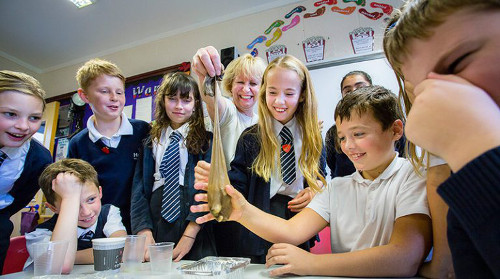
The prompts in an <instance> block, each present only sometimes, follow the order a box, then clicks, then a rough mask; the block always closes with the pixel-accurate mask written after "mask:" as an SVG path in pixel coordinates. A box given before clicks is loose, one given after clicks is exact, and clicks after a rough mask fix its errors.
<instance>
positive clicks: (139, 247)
mask: <svg viewBox="0 0 500 279" xmlns="http://www.w3.org/2000/svg"><path fill="white" fill-rule="evenodd" d="M145 244H146V236H145V235H128V236H127V237H126V238H125V249H124V250H123V266H122V270H123V271H124V272H139V271H140V265H141V263H142V260H143V259H144V246H145Z"/></svg>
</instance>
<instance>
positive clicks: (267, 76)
mask: <svg viewBox="0 0 500 279" xmlns="http://www.w3.org/2000/svg"><path fill="white" fill-rule="evenodd" d="M258 102H259V103H258V104H259V105H258V106H259V107H258V113H259V122H258V124H256V125H254V126H251V127H249V128H248V129H246V130H245V131H244V132H243V133H242V135H241V137H240V139H239V141H238V144H237V147H236V153H235V156H234V159H233V161H232V162H231V169H230V171H229V173H228V175H229V180H230V181H231V184H232V185H234V186H235V188H236V189H238V190H239V191H240V192H241V193H243V195H244V196H245V197H246V198H247V199H248V201H249V202H250V203H252V204H253V205H255V206H257V207H258V208H260V209H262V210H264V211H265V212H269V213H271V214H274V215H277V216H280V217H282V218H285V219H290V218H291V217H292V216H293V215H295V214H296V213H297V212H299V211H301V210H302V209H303V208H304V207H305V206H306V205H307V204H308V203H309V202H310V201H311V199H312V197H313V196H314V193H316V192H317V191H318V190H319V189H320V188H321V187H322V185H324V184H326V182H325V180H324V178H323V175H322V173H324V168H325V160H324V153H323V150H322V146H323V145H322V139H321V134H320V127H319V125H318V117H317V102H316V97H315V94H314V89H313V86H312V83H311V78H310V76H309V72H308V70H307V68H306V67H305V66H304V64H303V63H302V62H300V60H298V59H297V58H295V57H293V56H290V55H286V56H283V57H280V58H277V59H275V60H273V61H272V62H271V63H270V64H269V65H268V67H267V68H266V70H265V72H264V75H263V82H262V87H261V88H260V91H259V101H258ZM322 154H323V156H322ZM320 161H321V163H320ZM208 168H209V164H207V163H203V162H200V164H198V167H197V170H196V175H197V179H198V180H200V181H203V180H207V181H208V179H207V178H208V171H207V170H208ZM232 237H233V238H234V241H229V240H228V241H227V243H228V245H231V246H232V251H233V256H244V257H249V258H251V259H252V262H255V263H264V262H265V256H266V253H267V250H268V249H269V247H270V246H271V244H270V243H269V242H267V241H265V240H263V239H262V238H260V237H259V236H257V235H256V234H254V233H252V232H250V231H249V230H247V229H246V228H244V227H242V226H241V225H239V224H234V225H233V233H232ZM302 247H304V248H305V249H308V243H307V242H306V243H304V244H303V246H302Z"/></svg>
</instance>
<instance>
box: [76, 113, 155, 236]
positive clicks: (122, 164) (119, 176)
mask: <svg viewBox="0 0 500 279" xmlns="http://www.w3.org/2000/svg"><path fill="white" fill-rule="evenodd" d="M129 121H130V124H132V127H133V129H134V132H133V135H123V136H121V139H120V143H119V144H118V146H117V147H116V148H109V152H107V153H106V152H103V151H102V150H101V149H102V146H103V144H102V143H101V142H100V140H98V141H97V142H96V143H93V142H92V140H90V138H89V130H88V129H87V128H85V129H84V130H82V131H81V132H79V133H78V134H77V135H75V136H74V137H73V138H72V139H71V140H70V142H69V148H68V157H69V158H79V159H83V160H85V161H87V162H89V163H90V164H91V165H92V166H93V167H94V168H95V170H96V171H97V175H98V178H99V184H100V185H101V187H102V199H101V200H102V203H103V204H112V205H114V206H116V207H118V208H120V214H121V216H122V221H123V225H125V227H126V228H127V232H129V233H130V232H131V230H130V197H131V193H132V180H133V177H134V171H135V164H136V162H137V159H138V157H139V151H140V149H142V145H143V141H144V139H145V138H146V137H147V136H148V134H149V131H150V126H149V124H148V123H146V122H144V121H141V120H135V119H129Z"/></svg>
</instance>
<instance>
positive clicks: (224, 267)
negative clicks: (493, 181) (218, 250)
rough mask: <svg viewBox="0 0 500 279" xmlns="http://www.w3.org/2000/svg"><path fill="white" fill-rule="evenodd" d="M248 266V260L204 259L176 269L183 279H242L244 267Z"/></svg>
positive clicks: (227, 258)
mask: <svg viewBox="0 0 500 279" xmlns="http://www.w3.org/2000/svg"><path fill="white" fill-rule="evenodd" d="M249 264H250V259H248V258H229V257H205V258H203V259H201V260H199V261H196V262H194V263H190V264H185V265H183V266H181V267H179V268H177V269H178V270H179V271H180V272H181V274H182V276H183V278H189V279H198V278H199V279H205V278H217V279H240V278H243V272H244V270H245V267H246V266H247V265H249Z"/></svg>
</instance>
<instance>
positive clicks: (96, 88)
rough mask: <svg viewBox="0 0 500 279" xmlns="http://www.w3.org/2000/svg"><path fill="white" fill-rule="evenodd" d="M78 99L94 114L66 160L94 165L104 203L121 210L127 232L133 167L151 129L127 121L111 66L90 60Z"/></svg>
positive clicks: (81, 73) (120, 80) (120, 83)
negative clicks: (83, 161) (79, 160)
mask: <svg viewBox="0 0 500 279" xmlns="http://www.w3.org/2000/svg"><path fill="white" fill-rule="evenodd" d="M76 78H77V80H78V83H79V85H80V88H79V89H78V95H79V96H80V98H82V100H84V101H85V102H86V103H88V104H89V105H90V108H91V109H92V112H93V113H94V114H93V115H92V116H91V117H90V118H89V119H88V121H87V128H85V129H83V130H82V131H80V132H79V133H78V134H76V135H75V136H74V137H73V138H72V139H71V140H70V142H69V147H68V157H70V158H80V159H83V160H85V161H87V162H89V163H90V164H91V165H93V166H94V167H95V169H96V171H97V173H98V175H99V181H100V185H101V187H102V191H103V196H104V198H103V202H104V203H109V204H113V205H115V206H117V207H118V208H120V212H121V216H122V219H123V223H124V224H125V227H126V228H127V231H128V232H130V231H131V229H130V197H131V192H132V179H133V176H134V170H135V164H136V162H137V158H138V157H139V150H140V149H141V148H142V143H143V140H144V139H145V138H146V137H147V135H148V133H149V130H150V126H149V124H148V123H146V122H145V121H142V120H135V119H128V118H127V115H125V113H124V112H123V108H124V106H125V78H124V77H123V74H122V73H121V71H120V69H119V68H118V67H117V66H116V65H115V64H113V63H111V62H109V61H106V60H102V59H97V58H96V59H92V60H89V61H87V62H86V63H85V64H84V65H83V66H82V67H81V68H80V69H78V72H77V74H76Z"/></svg>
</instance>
